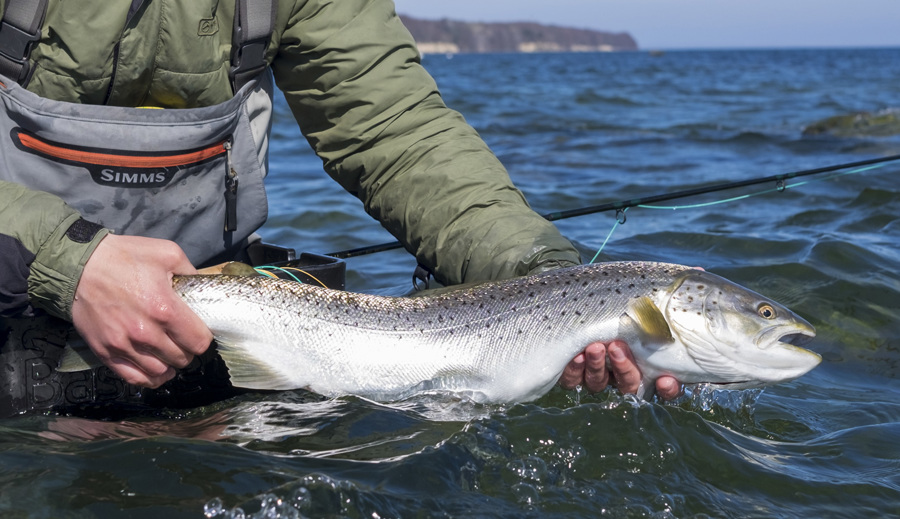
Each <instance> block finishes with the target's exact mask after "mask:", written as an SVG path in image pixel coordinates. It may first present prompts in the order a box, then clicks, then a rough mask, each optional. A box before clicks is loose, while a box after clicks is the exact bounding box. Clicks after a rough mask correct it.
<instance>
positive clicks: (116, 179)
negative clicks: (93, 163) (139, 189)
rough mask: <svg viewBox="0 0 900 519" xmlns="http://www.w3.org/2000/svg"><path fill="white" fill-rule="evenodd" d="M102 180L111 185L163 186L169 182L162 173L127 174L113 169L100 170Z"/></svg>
mask: <svg viewBox="0 0 900 519" xmlns="http://www.w3.org/2000/svg"><path fill="white" fill-rule="evenodd" d="M100 179H101V180H102V181H103V182H105V183H109V184H163V183H165V182H167V181H168V179H167V178H166V174H165V173H163V172H161V171H156V172H150V173H127V172H122V171H115V170H112V169H103V170H100Z"/></svg>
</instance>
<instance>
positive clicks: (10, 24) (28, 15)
mask: <svg viewBox="0 0 900 519" xmlns="http://www.w3.org/2000/svg"><path fill="white" fill-rule="evenodd" d="M46 11H47V0H18V1H14V0H9V1H8V2H7V3H6V12H5V13H3V19H2V20H0V74H3V75H4V76H6V77H8V78H10V79H12V80H14V81H16V82H17V83H19V84H21V85H25V84H26V83H28V79H29V76H30V72H31V71H30V70H29V69H30V67H29V66H28V57H29V55H31V47H32V45H33V44H34V42H36V41H38V40H39V39H41V24H42V23H43V21H44V13H45V12H46Z"/></svg>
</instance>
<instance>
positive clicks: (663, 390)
mask: <svg viewBox="0 0 900 519" xmlns="http://www.w3.org/2000/svg"><path fill="white" fill-rule="evenodd" d="M681 393H682V388H681V384H679V383H678V381H677V380H675V378H674V377H659V378H658V379H656V394H657V395H658V396H659V398H661V399H663V400H673V399H675V398H678V397H679V396H681Z"/></svg>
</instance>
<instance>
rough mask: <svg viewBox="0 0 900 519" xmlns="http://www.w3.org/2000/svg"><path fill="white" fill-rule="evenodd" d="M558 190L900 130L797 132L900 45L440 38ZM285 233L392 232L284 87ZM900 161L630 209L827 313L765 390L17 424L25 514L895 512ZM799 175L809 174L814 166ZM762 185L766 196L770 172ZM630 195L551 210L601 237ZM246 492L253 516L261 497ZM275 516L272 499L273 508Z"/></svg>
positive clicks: (537, 172) (545, 184)
mask: <svg viewBox="0 0 900 519" xmlns="http://www.w3.org/2000/svg"><path fill="white" fill-rule="evenodd" d="M424 64H425V66H426V67H427V68H428V70H429V71H430V72H431V73H432V74H433V75H434V76H435V78H436V79H437V81H438V85H439V86H440V89H441V92H442V94H443V95H444V98H445V100H446V102H447V104H448V105H449V106H450V107H452V108H454V109H457V110H459V111H461V112H462V113H463V114H464V115H465V116H466V118H467V119H468V121H469V122H470V123H471V124H472V125H473V126H475V128H476V129H478V131H479V132H480V133H481V135H482V136H483V138H484V139H485V140H486V141H487V142H488V144H489V145H490V146H491V147H492V149H493V150H494V151H495V153H496V154H497V155H498V157H499V158H500V159H501V160H502V162H503V163H504V164H505V165H506V166H507V168H508V170H509V172H510V175H511V176H512V178H513V180H514V182H515V183H516V184H517V185H518V186H519V187H520V188H521V189H522V190H523V191H524V192H525V194H526V197H527V199H528V200H529V202H530V203H531V204H532V206H533V207H534V208H535V210H537V211H538V212H541V213H549V212H553V211H559V210H565V209H572V208H576V207H583V206H590V205H596V204H601V203H606V202H612V201H616V200H622V199H630V198H635V197H640V196H648V195H655V194H660V193H667V192H672V191H676V190H682V189H689V188H693V187H697V186H700V185H707V184H711V183H720V182H728V181H733V180H742V179H749V178H757V177H763V176H769V175H775V174H780V173H787V172H790V171H797V170H802V169H806V168H815V167H821V166H828V165H831V164H838V163H844V162H853V161H859V160H864V159H869V158H875V157H881V156H888V155H892V154H897V153H900V137H879V138H867V137H854V138H837V137H831V136H815V137H805V136H803V135H802V133H801V132H802V129H803V128H804V127H805V126H806V125H808V124H810V123H812V122H814V121H816V120H819V119H822V118H825V117H830V116H833V115H841V114H846V113H852V112H858V111H877V110H880V109H884V108H890V107H900V88H898V86H900V49H856V50H840V49H838V50H778V51H774V50H773V51H747V50H741V51H690V52H689V51H684V52H667V53H665V54H663V55H662V56H651V55H649V54H646V53H623V54H543V55H537V54H535V55H457V56H454V57H452V59H449V58H447V57H445V56H442V55H433V56H426V57H425V59H424ZM279 103H280V105H279V114H278V117H277V119H276V124H275V136H274V139H273V142H272V154H271V165H272V173H271V176H270V179H269V181H268V185H269V188H270V189H269V193H270V208H271V217H270V219H269V222H268V224H267V225H266V227H265V228H264V229H263V234H264V236H265V238H266V239H267V240H268V241H271V242H276V243H280V244H284V245H289V246H293V247H296V248H298V249H300V250H307V251H313V252H331V251H336V250H343V249H349V248H354V247H359V246H363V245H369V244H374V243H381V242H385V241H390V240H391V237H390V236H389V235H388V234H387V233H386V232H385V231H383V230H382V229H381V228H380V227H379V226H378V224H377V223H375V222H374V221H372V220H371V219H370V218H369V217H368V216H366V215H365V213H364V211H363V209H362V205H361V203H360V202H359V201H358V200H355V199H354V198H353V197H351V196H350V195H348V194H346V193H344V192H343V191H341V189H340V188H339V187H338V186H337V185H336V184H334V183H333V182H332V181H331V180H329V179H328V177H327V175H325V174H324V173H323V172H322V171H321V162H320V161H319V160H318V159H317V158H316V157H315V156H314V155H313V154H312V153H311V152H310V151H308V149H307V147H306V145H305V143H304V142H303V141H302V137H301V136H300V134H299V131H298V130H297V128H296V124H295V123H294V122H293V120H292V119H291V116H290V113H289V111H288V110H287V107H286V105H284V103H283V100H279ZM898 172H900V163H898V164H889V165H886V166H884V167H880V168H877V169H872V170H868V171H856V170H853V172H852V173H850V174H846V175H843V176H841V177H838V178H831V179H828V180H824V179H823V177H821V176H816V177H807V178H804V179H802V180H801V179H798V180H793V181H789V182H788V188H787V189H786V190H784V191H782V192H779V191H778V190H776V189H775V188H776V186H775V185H774V184H773V185H763V186H756V187H752V188H744V189H740V190H736V191H733V192H726V193H718V194H715V195H707V196H704V197H698V198H693V199H690V200H679V201H673V202H669V203H666V205H673V204H679V205H688V204H694V205H696V204H703V203H707V202H714V201H718V200H722V199H725V198H730V197H737V196H742V195H748V194H754V195H756V194H757V193H762V194H758V195H756V196H751V197H749V198H744V199H740V200H735V201H732V202H728V203H722V204H717V205H706V206H702V207H696V208H690V209H679V210H672V209H666V210H661V209H647V208H633V209H629V211H628V212H627V213H626V216H627V219H626V221H625V223H624V225H619V226H617V227H616V229H615V231H614V232H613V233H612V235H611V237H610V239H609V242H608V243H607V245H606V246H605V248H604V249H603V251H602V253H601V254H600V260H622V259H642V260H663V261H671V262H677V263H685V264H690V265H699V266H703V267H705V268H706V269H708V270H711V271H713V272H716V273H718V274H722V275H724V276H726V277H728V278H730V279H732V280H734V281H737V282H739V283H741V284H743V285H745V286H748V287H750V288H752V289H754V290H757V291H759V292H762V293H764V294H767V295H771V296H773V297H774V298H776V299H778V300H779V301H781V302H783V303H785V304H786V305H787V306H789V307H791V308H792V309H793V310H795V311H796V312H797V313H799V314H800V315H802V316H804V317H805V318H807V319H808V320H809V321H810V322H811V323H812V324H813V325H815V326H816V328H817V330H818V337H817V339H816V340H815V341H814V343H813V344H812V345H811V348H812V349H814V350H815V351H817V352H818V353H820V354H821V355H822V356H823V358H824V361H823V363H822V365H821V366H820V367H818V368H816V369H815V370H814V371H813V372H811V373H810V374H808V375H806V376H804V377H802V378H801V379H798V380H796V381H793V382H790V383H787V384H783V385H780V386H776V387H772V388H768V389H766V390H764V391H761V392H760V391H744V392H734V393H732V392H722V393H711V392H709V391H708V390H703V389H695V390H693V391H689V392H688V394H687V395H686V396H685V397H684V398H682V399H681V400H679V401H676V402H675V403H672V404H660V403H652V404H638V403H636V402H634V401H632V400H630V399H627V398H623V397H622V396H621V395H619V394H618V393H616V392H614V391H610V392H606V393H601V394H599V395H587V394H578V393H576V392H573V391H563V390H561V389H558V388H557V389H555V390H554V391H552V392H551V393H550V394H549V395H547V396H546V397H544V398H542V399H541V400H539V401H537V402H534V403H530V404H525V405H516V406H508V407H484V406H477V405H472V404H467V403H465V402H458V401H453V400H449V399H448V400H446V401H433V400H430V401H421V400H416V401H411V402H405V403H403V404H398V405H391V406H388V405H381V404H376V403H372V402H368V401H365V400H361V399H358V398H352V397H350V398H339V399H334V400H325V399H322V398H320V397H317V396H316V395H312V394H309V393H305V392H302V391H296V392H285V393H278V394H274V395H247V396H243V397H239V398H235V399H232V400H229V401H225V402H222V403H219V404H216V405H213V406H209V407H206V408H201V409H196V410H191V411H185V412H177V413H176V412H172V413H169V414H164V415H162V416H152V417H147V416H144V417H139V418H132V419H128V420H113V421H98V420H86V419H78V418H71V417H23V418H17V419H12V420H6V421H4V422H2V423H0V430H2V435H0V511H2V512H4V516H13V517H48V518H50V517H53V518H56V517H160V516H166V517H172V518H174V517H204V514H206V515H207V516H215V517H241V513H243V514H245V516H247V517H250V516H255V517H278V515H277V514H278V513H280V514H282V515H281V516H280V517H300V516H306V517H519V516H525V517H555V516H557V517H597V516H602V517H629V518H630V517H654V518H671V517H761V518H762V517H887V516H892V515H893V516H897V515H900V381H898V377H900V324H898V315H900V249H898V244H900V221H898V217H900V183H898V180H897V178H898ZM807 181H809V182H808V183H804V184H802V185H799V184H800V183H801V182H807ZM763 192H765V193H763ZM615 221H616V219H615V215H614V214H613V213H603V214H597V215H592V216H582V217H578V218H572V219H567V220H563V221H559V222H558V226H559V227H560V229H561V230H562V232H563V233H564V234H565V235H566V236H567V237H569V238H570V239H572V240H573V242H574V243H576V245H577V246H578V247H579V249H580V250H581V252H582V254H583V256H584V257H585V258H586V259H589V258H590V257H592V256H593V255H594V253H596V252H597V249H598V248H599V247H600V245H601V244H602V243H603V241H604V239H606V237H607V235H608V234H609V232H610V230H611V229H612V228H613V226H614V223H615ZM414 267H415V262H414V261H413V259H412V258H411V256H409V255H408V254H406V253H404V252H402V251H394V252H384V253H379V254H374V255H371V256H368V257H362V258H356V259H351V260H348V270H349V272H348V289H350V290H355V291H363V292H376V293H389V294H402V293H405V292H407V291H408V290H409V289H410V288H411V284H410V275H411V273H412V269H413V268H414ZM254 514H255V515H254ZM267 514H268V515H267Z"/></svg>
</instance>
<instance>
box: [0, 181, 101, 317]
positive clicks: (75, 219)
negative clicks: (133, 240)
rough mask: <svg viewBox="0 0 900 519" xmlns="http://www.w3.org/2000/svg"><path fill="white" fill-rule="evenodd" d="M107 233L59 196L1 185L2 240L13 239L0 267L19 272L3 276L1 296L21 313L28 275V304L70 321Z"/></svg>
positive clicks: (8, 183) (1, 278)
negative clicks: (90, 261)
mask: <svg viewBox="0 0 900 519" xmlns="http://www.w3.org/2000/svg"><path fill="white" fill-rule="evenodd" d="M108 232H109V231H107V230H106V229H103V228H102V227H100V226H98V225H96V224H92V223H90V222H87V221H85V220H84V219H82V218H81V215H80V214H79V213H78V212H77V211H75V210H74V209H73V208H71V207H69V206H68V205H66V204H65V202H63V201H62V200H61V199H60V198H58V197H56V196H54V195H51V194H49V193H43V192H39V191H32V190H29V189H27V188H25V187H23V186H20V185H18V184H13V183H10V182H3V181H0V236H5V237H6V238H4V239H6V240H11V241H10V242H8V243H6V244H4V247H3V249H2V250H0V254H3V256H4V257H3V258H2V259H0V267H5V266H7V265H10V266H12V267H13V268H14V269H15V270H16V272H17V273H16V274H8V275H4V276H0V283H3V287H2V290H0V292H2V294H3V296H2V297H4V298H5V297H6V294H7V293H9V294H10V297H11V299H10V304H11V305H12V306H13V307H14V308H18V309H22V307H21V304H22V302H23V300H22V297H23V293H22V290H23V286H22V284H21V276H22V275H26V277H27V299H28V302H29V303H30V304H31V305H32V306H34V307H36V308H41V309H43V310H45V311H47V312H49V313H50V314H52V315H55V316H57V317H60V318H63V319H67V320H71V314H72V300H73V299H74V297H75V288H76V287H77V286H78V280H79V279H80V277H81V272H82V270H83V269H84V264H85V263H86V262H87V260H88V258H89V257H90V255H91V253H93V251H94V249H95V248H96V247H97V244H99V243H100V240H102V239H103V237H105V236H106V234H108ZM10 243H11V245H9V244H10ZM7 245H9V247H7ZM26 269H27V274H25V270H26ZM10 311H14V310H10Z"/></svg>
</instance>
